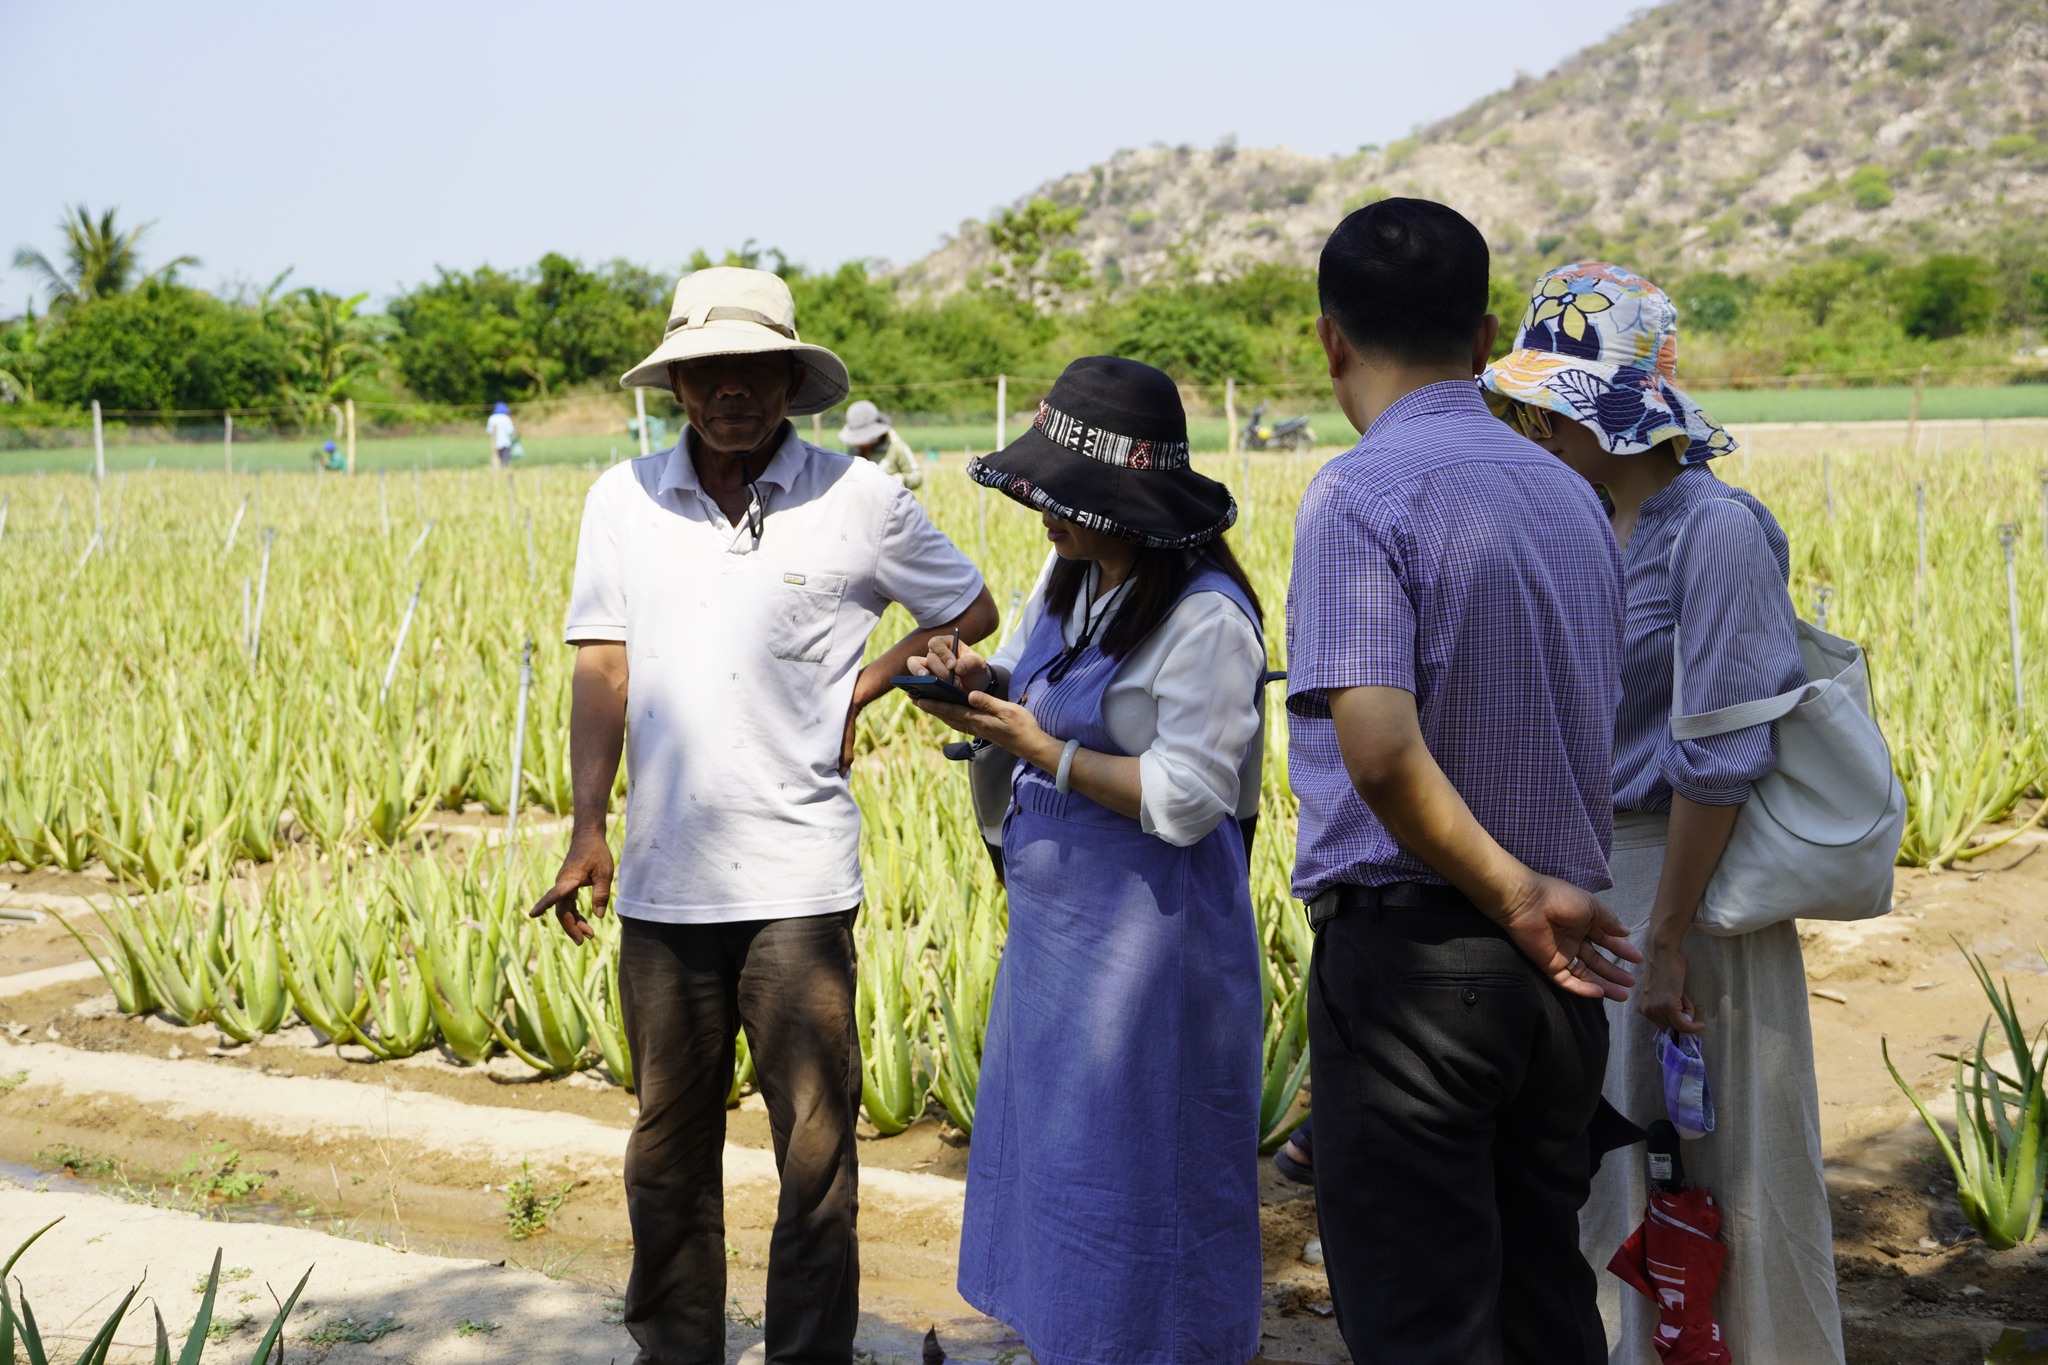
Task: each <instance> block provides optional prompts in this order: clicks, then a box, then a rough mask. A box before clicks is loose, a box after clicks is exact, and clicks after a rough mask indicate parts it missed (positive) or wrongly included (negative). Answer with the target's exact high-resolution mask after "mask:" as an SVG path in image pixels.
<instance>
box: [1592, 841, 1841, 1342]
mask: <svg viewBox="0 0 2048 1365" xmlns="http://www.w3.org/2000/svg"><path fill="white" fill-rule="evenodd" d="M1666 825H1667V817H1666V816H1663V815H1655V814H1647V813H1643V812H1638V811H1616V812H1615V816H1614V857H1613V860H1612V868H1613V875H1614V887H1613V889H1612V890H1610V891H1607V892H1605V893H1603V894H1602V896H1601V900H1602V901H1604V902H1605V903H1606V904H1607V905H1608V906H1609V907H1610V908H1611V909H1612V910H1613V911H1614V912H1615V914H1617V915H1619V916H1620V917H1621V920H1622V923H1624V924H1626V925H1627V926H1628V930H1629V938H1630V939H1631V940H1632V941H1633V942H1634V943H1635V945H1636V946H1637V947H1638V948H1641V947H1643V946H1644V940H1645V938H1646V937H1647V935H1648V933H1649V925H1650V907H1651V905H1652V904H1653V903H1654V902H1655V900H1656V897H1657V879H1658V877H1659V876H1660V875H1661V874H1662V872H1663V868H1664V840H1665V830H1666ZM1685 962H1686V981H1685V993H1686V994H1687V995H1688V996H1690V997H1691V998H1692V1001H1693V1003H1694V1005H1695V1006H1697V1007H1698V1009H1699V1010H1700V1011H1701V1013H1702V1015H1703V1016H1704V1018H1705V1021H1706V1025H1707V1031H1706V1032H1705V1033H1703V1034H1701V1035H1700V1047H1701V1050H1702V1052H1703V1053H1704V1054H1705V1056H1706V1061H1707V1084H1708V1086H1709V1087H1710V1088H1711V1089H1712V1091H1713V1096H1714V1110H1715V1128H1714V1131H1713V1132H1712V1133H1709V1134H1708V1135H1707V1136H1706V1137H1704V1138H1701V1139H1700V1140H1699V1141H1697V1142H1687V1143H1685V1144H1683V1147H1684V1151H1683V1155H1684V1158H1685V1173H1686V1177H1687V1178H1688V1179H1689V1180H1691V1181H1692V1182H1693V1183H1694V1184H1697V1185H1704V1186H1706V1187H1707V1188H1708V1189H1709V1190H1711V1191H1712V1192H1713V1195H1714V1198H1715V1201H1716V1202H1717V1203H1718V1204H1719V1205H1720V1208H1721V1240H1722V1241H1724V1242H1726V1243H1727V1244H1728V1263H1727V1267H1726V1269H1725V1271H1724V1272H1723V1274H1722V1277H1721V1289H1720V1292H1719V1293H1718V1294H1716V1295H1715V1296H1714V1316H1715V1317H1716V1318H1717V1319H1718V1320H1719V1321H1720V1324H1721V1330H1722V1332H1723V1334H1724V1336H1725V1337H1726V1339H1727V1342H1728V1347H1729V1351H1730V1353H1731V1354H1732V1355H1733V1357H1734V1359H1735V1361H1736V1362H1737V1365H1752V1363H1754V1365H1763V1362H1770V1363H1771V1365H1842V1313H1841V1307H1840V1304H1839V1303H1838V1302H1837V1300H1836V1297H1835V1256H1834V1232H1833V1227H1832V1224H1831V1221H1830V1218H1829V1215H1828V1194H1827V1185H1826V1183H1825V1182H1824V1180H1823V1178H1822V1174H1821V1155H1820V1094H1819V1091H1818V1089H1817V1088H1816V1086H1815V1084H1814V1079H1813V1033H1812V1028H1811V1025H1810V1024H1809V1022H1808V1020H1807V1013H1806V964H1805V961H1804V959H1803V958H1802V957H1801V956H1800V952H1799V929H1798V926H1797V925H1796V924H1793V923H1791V922H1786V923H1783V924H1774V925H1772V926H1770V927H1769V928H1768V929H1759V930H1758V931H1756V932H1755V933H1753V934H1743V935H1740V936H1738V937H1734V938H1716V937H1714V936H1713V935H1711V934H1705V933H1702V932H1700V931H1699V930H1697V929H1695V930H1693V931H1692V933H1690V934H1688V935H1687V936H1686V940H1685ZM1607 1021H1608V1025H1609V1043H1608V1053H1607V1084H1606V1095H1607V1099H1608V1101H1609V1102H1610V1103H1611V1104H1613V1105H1614V1107H1615V1108H1617V1109H1619V1110H1621V1112H1622V1113H1624V1114H1626V1115H1628V1116H1629V1117H1630V1118H1632V1119H1634V1120H1635V1121H1636V1122H1637V1123H1640V1124H1645V1125H1647V1124H1648V1123H1650V1122H1651V1121H1652V1120H1654V1119H1660V1118H1664V1117H1666V1115H1665V1112H1664V1084H1663V1078H1662V1073H1661V1071H1660V1069H1659V1067H1658V1065H1657V1050H1656V1040H1657V1029H1656V1026H1655V1025H1653V1024H1651V1023H1650V1021H1649V1020H1647V1019H1645V1018H1643V1016H1642V1015H1640V1014H1637V1013H1636V1010H1635V1005H1634V1004H1633V1003H1632V1002H1628V1003H1620V1004H1617V1003H1616V1002H1614V1001H1609V1002H1608V1004H1607ZM1647 1194H1648V1178H1647V1176H1646V1174H1645V1172H1644V1168H1643V1149H1642V1148H1641V1147H1631V1148H1625V1149H1623V1150H1622V1151H1619V1152H1613V1153H1610V1154H1609V1155H1608V1156H1607V1158H1606V1159H1605V1160H1604V1161H1603V1162H1602V1163H1601V1166H1600V1173H1599V1174H1598V1175H1597V1176H1595V1177H1594V1180H1593V1192H1592V1197H1591V1198H1590V1199H1588V1200H1587V1202H1586V1207H1585V1209H1584V1211H1583V1212H1582V1213H1581V1214H1580V1215H1579V1243H1580V1248H1581V1249H1582V1250H1583V1251H1584V1252H1585V1253H1586V1259H1587V1260H1588V1261H1589V1262H1591V1263H1592V1266H1593V1269H1594V1270H1595V1271H1596V1272H1597V1273H1598V1276H1599V1280H1600V1316H1601V1319H1602V1320H1603V1321H1604V1322H1605V1323H1606V1326H1607V1340H1608V1343H1609V1352H1608V1358H1609V1360H1610V1361H1611V1362H1612V1365H1657V1359H1658V1358H1657V1353H1656V1350H1655V1349H1654V1348H1653V1347H1652V1346H1651V1344H1650V1343H1651V1338H1652V1337H1653V1336H1654V1335H1655V1333H1656V1329H1657V1308H1656V1305H1655V1304H1653V1303H1651V1302H1650V1301H1649V1300H1648V1299H1646V1298H1644V1297H1643V1296H1642V1295H1641V1294H1638V1293H1637V1292H1636V1291H1635V1290H1633V1289H1631V1288H1629V1287H1628V1286H1627V1285H1624V1284H1623V1283H1622V1282H1621V1281H1620V1280H1618V1279H1616V1278H1615V1277H1614V1276H1613V1275H1612V1274H1610V1273H1608V1270H1607V1262H1608V1261H1609V1260H1610V1259H1611V1258H1612V1257H1613V1255H1614V1251H1615V1248H1616V1247H1618V1246H1620V1245H1621V1243H1622V1240H1623V1239H1624V1238H1626V1237H1627V1236H1628V1234H1629V1233H1630V1232H1631V1231H1633V1230H1634V1229H1635V1227H1636V1225H1637V1224H1638V1223H1640V1222H1641V1221H1642V1217H1643V1207H1644V1203H1645V1200H1646V1197H1647Z"/></svg>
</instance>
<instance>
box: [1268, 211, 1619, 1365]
mask: <svg viewBox="0 0 2048 1365" xmlns="http://www.w3.org/2000/svg"><path fill="white" fill-rule="evenodd" d="M1488 267H1489V261H1488V254H1487V249H1486V242H1485V240H1484V239H1483V238H1482V237H1481V236H1480V235H1479V232H1478V230H1477V229H1476V228H1474V227H1473V226H1472V224H1470V223H1469V222H1467V221H1466V220H1465V219H1464V218H1462V217H1460V216H1459V215H1458V214H1457V213H1455V212H1453V211H1452V210H1450V209H1448V208H1445V207H1444V206H1443V205H1441V204H1432V203H1429V202H1427V201H1423V200H1414V199H1388V200H1383V201H1381V202H1380V203H1377V204H1374V205H1371V206H1369V207H1367V208H1364V209H1361V210H1359V211H1358V212H1357V213H1354V214H1352V215H1351V216H1350V217H1348V218H1346V219H1345V220H1344V222H1343V223H1342V224H1341V225H1340V226H1339V227H1338V228H1337V230H1336V231H1335V232H1334V233H1332V234H1331V236H1330V240H1329V242H1328V243H1327V244H1326V245H1325V246H1324V248H1323V256H1322V262H1321V268H1320V279H1319V292H1320V295H1321V302H1322V309H1323V316H1322V317H1321V318H1319V319H1318V320H1317V323H1316V330H1317V334H1318V336H1319V337H1320V338H1321V340H1322V343H1323V348H1324V351H1325V353H1326V355H1327V356H1328V359H1329V365H1330V378H1331V381H1332V386H1333V388H1334V389H1335V391H1336V396H1337V400H1338V403H1339V404H1340V406H1342V407H1343V409H1344V413H1345V415H1346V416H1347V417H1348V418H1349V419H1350V420H1351V422H1352V425H1354V426H1355V427H1356V428H1357V429H1358V430H1359V431H1361V432H1363V433H1364V438H1363V439H1362V440H1360V442H1359V443H1358V445H1357V446H1356V447H1354V448H1353V449H1352V450H1351V451H1350V452H1349V453H1348V454H1345V455H1342V456H1339V457H1338V458H1337V459H1335V460H1333V461H1331V462H1330V463H1329V464H1328V465H1327V466H1325V467H1324V468H1323V469H1322V470H1321V471H1320V472H1319V473H1318V474H1317V475H1316V477H1315V480H1314V481H1313V482H1312V483H1311V484H1310V486H1309V491H1308V494H1307V496H1306V497H1305V498H1304V499H1303V502H1302V505H1301V511H1300V513H1299V515H1298V516H1297V518H1296V523H1295V551H1294V575H1293V581H1292V583H1291V584H1290V587H1289V591H1288V601H1287V652H1288V670H1289V678H1288V709H1289V710H1290V712H1292V713H1293V720H1292V738H1291V743H1290V756H1289V772H1290V776H1291V779H1292V782H1293V785H1294V790H1295V792H1296V793H1297V794H1298V795H1299V796H1300V798H1301V832H1300V846H1299V850H1298V854H1297V858H1296V862H1295V873H1294V887H1295V891H1296V892H1297V894H1299V895H1301V896H1302V897H1303V898H1304V899H1307V900H1309V901H1310V903H1311V910H1310V917H1311V921H1312V922H1313V923H1314V924H1315V925H1316V926H1317V936H1316V948H1315V961H1314V966H1313V971H1312V973H1311V982H1310V994H1309V1005H1308V1013H1309V1042H1310V1050H1311V1053H1312V1056H1313V1062H1312V1064H1311V1065H1312V1073H1313V1075H1314V1078H1315V1079H1314V1084H1315V1127H1316V1133H1315V1178H1316V1203H1317V1212H1318V1214H1319V1215H1320V1219H1321V1223H1322V1235H1323V1251H1324V1255H1325V1258H1326V1262H1327V1265H1328V1269H1329V1276H1330V1291H1331V1295H1332V1297H1333V1298H1334V1300H1335V1302H1336V1307H1337V1318H1338V1323H1339V1326H1340V1327H1341V1328H1342V1329H1343V1332H1344V1339H1345V1342H1346V1343H1347V1344H1348V1345H1349V1346H1350V1348H1351V1354H1352V1357H1353V1359H1354V1360H1355V1361H1357V1362H1359V1365H1372V1363H1376V1362H1387V1365H1394V1363H1395V1362H1399V1365H1438V1363H1439V1362H1441V1365H1451V1363H1452V1362H1456V1365H1484V1363H1485V1362H1518V1363H1519V1362H1527V1363H1528V1365H1534V1363H1535V1362H1539V1361H1540V1362H1545V1363H1546V1365H1548V1363H1550V1362H1572V1363H1573V1365H1598V1362H1603V1361H1605V1360H1606V1356H1607V1349H1606V1342H1605V1339H1604V1337H1603V1335H1602V1332H1601V1325H1600V1316H1599V1313H1598V1311H1597V1309H1596V1307H1595V1300H1594V1281H1593V1272H1592V1270H1591V1268H1589V1267H1588V1266H1587V1264H1586V1262H1585V1260H1584V1258H1583V1257H1581V1256H1580V1255H1579V1251H1578V1210H1579V1207H1580V1205H1581V1204H1583V1203H1584V1202H1585V1199H1586V1192H1587V1187H1588V1182H1589V1180H1590V1176H1591V1159H1592V1158H1591V1145H1590V1142H1589V1140H1588V1137H1587V1128H1588V1125H1589V1123H1590V1122H1591V1120H1592V1117H1593V1114H1594V1110H1595V1108H1596V1106H1597V1105H1598V1103H1599V1099H1600V1082H1601V1076H1602V1072H1603V1070H1604V1068H1605V1064H1606V1057H1607V1023H1606V1018H1605V1015H1604V1014H1603V1012H1602V1008H1601V1000H1602V998H1603V996H1606V995H1610V994H1611V995H1614V996H1616V998H1625V996H1626V989H1625V987H1626V986H1627V985H1628V984H1629V983H1630V980H1631V978H1630V976H1629V973H1628V971H1627V970H1626V969H1625V968H1624V967H1622V966H1621V965H1620V964H1619V963H1617V962H1615V961H1614V960H1613V959H1612V958H1610V957H1609V956H1607V954H1606V953H1605V952H1602V951H1601V949H1603V948H1604V949H1606V950H1607V951H1609V952H1612V953H1615V954H1617V955H1619V956H1622V957H1626V958H1629V959H1631V960H1633V959H1635V958H1636V957H1637V956H1638V955H1637V954H1636V952H1635V950H1634V949H1633V948H1631V947H1630V946H1629V945H1628V942H1627V939H1626V937H1625V935H1624V933H1623V930H1622V926H1621V924H1620V922H1619V921H1618V920H1616V919H1615V917H1614V916H1613V915H1612V914H1611V913H1609V912H1608V911H1607V910H1606V909H1605V908H1604V907H1603V906H1601V905H1600V903H1599V902H1598V901H1597V900H1595V899H1594V897H1593V895H1592V894H1591V893H1592V892H1594V891H1597V890H1600V889H1602V888H1604V887H1606V886H1607V885H1608V877H1607V852H1608V847H1609V835H1610V820H1611V806H1612V796H1613V764H1612V751H1613V740H1612V735H1613V727H1614V710H1615V706H1616V705H1617V704H1618V702H1619V700H1620V663H1619V654H1620V642H1621V610H1622V596H1621V567H1620V557H1619V555H1618V553H1617V552H1616V550H1615V546H1614V538H1613V536H1612V535H1611V534H1609V533H1608V531H1607V522H1606V517H1605V516H1604V514H1603V513H1602V511H1601V509H1600V505H1599V502H1598V501H1597V500H1596V499H1595V498H1594V496H1593V494H1592V492H1591V491H1590V489H1589V488H1588V487H1587V485H1586V484H1585V482H1584V481H1583V480H1580V479H1578V478H1577V477H1576V476H1575V475H1573V473H1572V472H1571V471H1570V470H1569V469H1567V468H1565V467H1564V466H1563V465H1562V464H1560V463H1558V462H1557V461H1556V460H1554V459H1552V458H1551V457H1550V456H1549V455H1547V454H1545V453H1544V452H1543V451H1542V450H1541V449H1539V448H1538V447H1537V446H1535V445H1534V444H1532V443H1530V442H1529V441H1527V440H1525V439H1523V438H1522V437H1521V436H1519V435H1517V434H1515V433H1514V432H1513V431H1512V430H1510V429H1509V428H1508V427H1507V426H1506V425H1505V424H1504V423H1502V422H1500V421H1498V420H1497V419H1495V418H1494V417H1493V416H1492V414H1491V413H1490V412H1489V411H1488V410H1487V408H1486V405H1485V403H1484V401H1483V400H1482V399H1481V397H1480V394H1479V390H1478V387H1477V385H1475V384H1474V383H1473V380H1472V376H1473V375H1475V374H1476V373H1478V372H1479V370H1481V369H1482V368H1483V367H1484V366H1485V364H1486V361H1487V358H1488V355H1489V353H1490V351H1491V349H1492V346H1493V340H1494V336H1495V334H1496V331H1497V329H1498V325H1499V324H1498V321H1497V320H1496V319H1495V318H1494V317H1493V316H1492V315H1491V314H1489V313H1487V311H1486V295H1487V274H1488Z"/></svg>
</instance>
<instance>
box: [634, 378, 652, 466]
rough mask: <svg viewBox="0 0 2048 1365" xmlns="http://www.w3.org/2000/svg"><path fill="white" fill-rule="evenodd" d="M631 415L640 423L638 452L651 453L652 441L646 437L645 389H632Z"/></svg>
mask: <svg viewBox="0 0 2048 1365" xmlns="http://www.w3.org/2000/svg"><path fill="white" fill-rule="evenodd" d="M633 415H634V417H636V418H637V419H638V420H639V423H640V453H641V454H642V455H652V454H653V453H654V443H653V442H652V441H650V440H648V439H647V390H645V389H635V390H633Z"/></svg>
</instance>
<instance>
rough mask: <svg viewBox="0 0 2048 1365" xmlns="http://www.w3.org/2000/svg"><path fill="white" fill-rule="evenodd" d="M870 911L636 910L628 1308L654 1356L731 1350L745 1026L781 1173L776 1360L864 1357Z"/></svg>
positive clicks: (632, 927) (774, 1271)
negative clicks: (738, 1099) (716, 913)
mask: <svg viewBox="0 0 2048 1365" xmlns="http://www.w3.org/2000/svg"><path fill="white" fill-rule="evenodd" d="M854 913H855V912H854V911H852V910H848V911H845V912H842V913H838V914H830V915H815V916H806V917H803V918H799V919H779V920H751V921H746V922H743V923H735V924H660V923H655V922H653V921H649V920H636V919H626V920H625V921H624V922H623V930H624V935H623V941H622V943H621V947H620V953H619V998H620V1004H621V1006H622V1010H623V1013H624V1015H625V1027H626V1037H627V1041H628V1043H629V1044H630V1046H631V1047H632V1050H633V1072H634V1081H635V1086H636V1089H637V1091H638V1097H639V1101H640V1117H639V1119H638V1120H637V1121H636V1122H635V1123H634V1125H633V1133H632V1136H631V1137H630V1138H628V1139H627V1142H626V1214H627V1217H628V1218H629V1219H630V1220H631V1222H632V1227H633V1272H632V1277H631V1278H630V1279H629V1280H628V1281H627V1284H626V1305H625V1324H626V1330H627V1331H629V1332H631V1333H632V1335H633V1340H634V1341H636V1342H638V1343H639V1345H640V1354H639V1357H638V1365H724V1361H725V1308H726V1279H725V1186H724V1161H723V1156H724V1149H725V1100H726V1096H727V1094H728V1093H730V1091H731V1088H732V1075H733V1043H734V1038H735V1035H736V1033H737V1031H738V1030H739V1029H741V1028H744V1029H745V1030H746V1031H747V1043H748V1046H749V1047H750V1048H751V1050H752V1052H753V1057H754V1070H755V1077H756V1079H757V1082H758V1084H759V1086H760V1091H761V1097H762V1099H763V1100H764V1101H766V1103H767V1106H768V1123H769V1128H770V1130H771V1131H772V1133H773V1136H774V1142H775V1164H776V1167H777V1169H778V1170H780V1172H781V1174H782V1194H781V1201H780V1203H779V1204H778V1206H777V1208H776V1215H775V1232H774V1235H773V1237H772V1238H771V1240H770V1242H769V1249H768V1301H767V1323H766V1325H767V1342H766V1346H767V1357H768V1360H769V1361H770V1362H771V1365H848V1362H849V1361H851V1359H852V1358H853V1333H854V1325H855V1322H856V1319H857V1318H858V1315H859V1307H860V1257H859V1250H858V1247H857V1244H856V1242H855V1237H854V1215H855V1209H856V1199H857V1191H856V1175H855V1169H854V1116H855V1114H856V1112H857V1111H858V1109H859V1107H860V1078H861V1067H860V1042H859V1038H858V1035H857V1033H856V1031H855V1025H854V1000H853V992H854V962H853V917H854Z"/></svg>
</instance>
